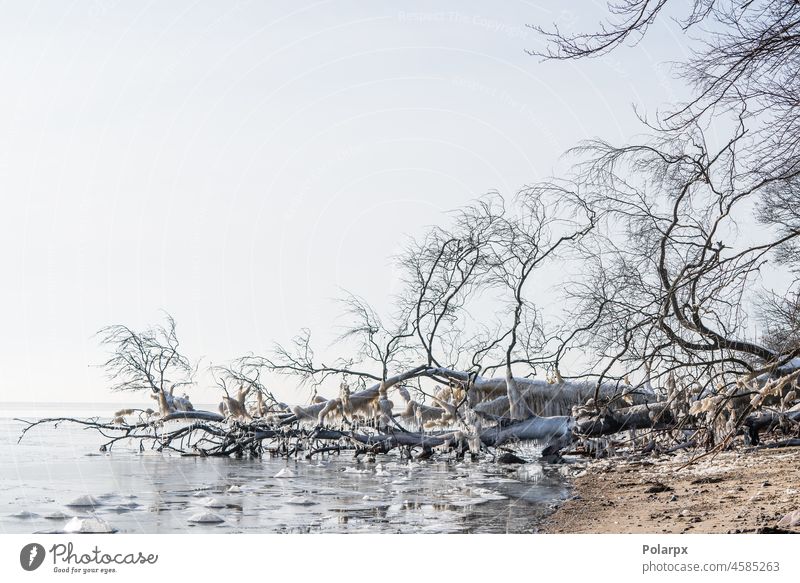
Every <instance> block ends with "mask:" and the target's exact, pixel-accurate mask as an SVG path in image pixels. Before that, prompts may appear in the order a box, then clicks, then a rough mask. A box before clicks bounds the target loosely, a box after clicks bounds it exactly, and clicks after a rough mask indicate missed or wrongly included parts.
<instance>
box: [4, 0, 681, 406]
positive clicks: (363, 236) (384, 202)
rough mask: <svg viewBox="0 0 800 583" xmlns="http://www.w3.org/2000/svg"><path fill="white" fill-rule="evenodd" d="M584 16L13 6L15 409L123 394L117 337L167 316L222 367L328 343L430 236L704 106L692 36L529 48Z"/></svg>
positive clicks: (10, 189)
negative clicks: (307, 334)
mask: <svg viewBox="0 0 800 583" xmlns="http://www.w3.org/2000/svg"><path fill="white" fill-rule="evenodd" d="M573 4H577V3H569V6H573ZM580 4H581V9H580V10H579V11H578V12H567V11H564V9H563V7H564V6H565V5H567V4H565V3H564V2H562V1H547V2H522V1H509V2H502V3H486V2H463V1H459V2H455V1H453V2H449V3H448V2H436V3H435V8H432V6H433V5H434V3H431V2H427V3H426V2H388V1H387V2H369V3H365V2H339V1H330V2H302V1H292V2H288V1H285V2H247V1H239V2H235V1H231V2H210V1H209V2H202V1H201V2H184V1H170V2H141V1H127V2H99V1H85V2H80V1H76V2H64V1H62V0H52V1H42V2H29V1H15V2H10V3H9V2H3V3H2V4H0V83H1V84H2V90H0V268H2V278H3V279H2V287H1V288H0V324H1V325H2V332H0V400H26V401H53V400H56V401H59V400H77V401H83V400H88V401H102V400H109V395H108V394H107V391H106V390H105V389H104V381H103V376H102V372H101V371H100V370H98V369H97V368H93V367H91V366H89V365H91V364H96V363H98V362H100V361H102V359H103V352H102V350H101V349H100V348H99V347H98V345H97V341H96V339H95V338H94V337H93V333H94V332H95V331H96V330H97V329H98V328H100V327H101V326H104V325H106V324H111V323H125V324H127V325H129V326H131V327H134V328H141V327H145V326H147V325H148V324H151V323H155V322H158V321H159V320H160V319H161V316H162V315H161V313H160V310H162V309H163V310H168V311H169V312H171V313H172V314H173V315H174V316H175V318H176V320H177V321H178V326H179V333H180V336H181V337H182V339H183V344H184V346H185V348H186V352H187V353H188V354H189V355H190V356H191V357H193V358H197V357H200V356H203V357H205V362H206V363H208V362H222V361H225V360H227V359H230V358H232V357H235V356H237V355H240V354H242V353H245V352H248V351H254V352H264V351H265V350H266V349H267V347H268V346H269V345H270V343H271V342H272V341H273V340H286V339H288V338H290V337H291V336H292V335H293V334H294V333H295V332H296V331H297V330H298V329H299V328H300V327H303V326H307V327H310V328H312V329H313V330H314V331H315V333H316V334H317V335H318V336H319V338H320V340H321V344H322V346H324V345H325V344H326V342H327V341H329V340H330V339H331V337H332V336H333V331H332V326H333V324H334V323H335V322H336V313H335V310H336V305H335V304H334V303H333V301H332V299H333V298H334V297H336V296H337V295H339V289H340V288H346V289H349V290H352V291H355V292H358V293H359V294H360V295H362V296H364V297H366V298H367V299H369V300H371V301H372V302H374V303H375V304H376V305H377V306H379V307H380V306H383V305H385V303H386V301H387V299H388V297H389V296H390V294H391V293H392V292H393V291H396V289H397V286H396V277H395V274H394V273H393V270H392V267H391V264H390V262H389V257H390V256H391V255H392V254H393V253H396V252H397V251H399V249H400V246H401V245H402V243H403V241H404V237H405V236H406V235H413V234H414V233H419V232H421V231H422V230H424V228H425V226H426V225H430V224H432V223H435V222H437V221H440V220H441V219H442V213H443V212H444V211H446V210H449V209H452V208H454V207H457V206H459V205H461V204H463V203H465V202H467V201H469V200H471V199H473V198H474V197H476V196H478V195H480V194H481V193H484V192H486V191H489V190H493V189H496V190H498V191H500V192H503V193H505V194H513V193H514V192H515V191H516V190H517V189H519V188H520V187H522V186H523V185H525V184H528V183H532V182H534V181H537V180H539V179H542V178H544V177H547V176H548V175H550V174H551V173H553V172H554V171H556V169H557V168H558V164H559V162H558V158H559V156H560V154H561V153H562V152H563V151H564V150H565V149H567V148H569V147H570V146H573V145H575V144H576V143H577V142H578V141H580V140H582V139H585V138H591V137H596V136H602V137H605V138H607V139H609V140H612V141H618V142H621V141H624V140H625V139H627V138H630V137H631V136H633V135H635V134H637V133H640V132H641V127H640V126H639V125H638V123H637V121H636V119H635V116H634V114H633V111H632V104H634V103H637V104H643V105H646V106H647V108H648V109H649V110H650V111H654V110H655V109H656V108H657V107H658V106H659V105H661V104H663V103H665V102H668V101H670V100H672V99H674V98H675V97H676V96H679V95H682V94H683V87H682V84H681V83H680V82H679V81H674V80H673V79H672V78H671V76H670V71H669V68H668V66H667V65H659V64H660V63H663V62H665V61H668V60H670V59H672V60H680V59H681V58H682V57H683V56H684V51H685V49H684V46H683V41H682V39H681V37H680V35H679V33H678V27H677V26H676V25H675V24H674V23H673V22H671V21H669V20H662V21H661V22H659V23H658V24H657V25H656V26H655V27H654V29H653V31H652V35H651V36H649V37H648V38H647V39H646V42H644V43H643V44H641V45H640V46H638V47H636V48H633V49H626V50H622V51H620V52H616V53H614V54H613V56H612V57H609V58H604V59H599V60H592V61H583V62H579V63H573V62H562V63H557V62H547V63H542V62H541V61H540V60H539V59H537V58H535V57H531V56H528V55H527V54H526V53H525V49H531V48H535V47H539V46H541V40H540V39H539V38H538V37H537V35H536V34H535V33H534V32H533V31H532V30H531V29H529V28H526V24H529V23H538V24H543V25H547V24H548V23H550V22H553V21H557V22H559V25H560V27H561V28H562V29H563V30H570V29H589V28H591V27H593V26H594V25H595V24H596V21H597V19H598V18H599V17H600V16H601V14H602V11H601V10H600V7H601V4H599V3H597V4H593V3H590V2H581V3H580ZM448 5H449V7H448ZM291 386H292V385H291V383H290V382H289V381H286V383H285V384H284V385H283V386H276V387H273V388H275V389H276V392H277V393H278V394H280V395H281V396H283V397H284V398H286V399H292V396H291V394H292V393H291V390H290V389H291ZM211 394H212V393H211V392H206V393H200V394H199V395H198V397H197V398H196V399H197V400H199V401H208V400H211V399H210V397H209V398H206V396H210V395H211ZM128 398H130V397H128Z"/></svg>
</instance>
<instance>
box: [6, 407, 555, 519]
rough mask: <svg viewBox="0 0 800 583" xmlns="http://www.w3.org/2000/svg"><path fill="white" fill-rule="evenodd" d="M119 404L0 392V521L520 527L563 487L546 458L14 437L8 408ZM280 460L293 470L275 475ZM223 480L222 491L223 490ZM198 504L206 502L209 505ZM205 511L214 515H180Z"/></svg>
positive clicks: (77, 431) (47, 432)
mask: <svg viewBox="0 0 800 583" xmlns="http://www.w3.org/2000/svg"><path fill="white" fill-rule="evenodd" d="M117 408H120V406H119V405H81V404H69V405H41V404H37V405H35V406H34V405H21V404H1V403H0V452H2V456H1V457H0V533H31V532H39V531H53V530H60V529H62V528H63V527H64V525H65V524H66V523H67V521H68V520H70V519H71V517H73V516H79V517H84V516H90V515H91V513H92V512H91V511H89V510H81V509H76V508H71V507H67V506H65V505H66V504H68V503H69V502H70V501H72V500H74V499H75V498H77V497H79V496H82V495H91V496H94V497H95V498H97V499H98V500H99V502H100V505H99V506H98V507H96V508H95V509H94V511H93V512H94V513H95V514H96V516H97V517H99V518H101V519H102V520H104V521H106V522H107V523H109V524H110V525H111V526H112V527H113V528H114V529H117V530H118V531H120V532H130V533H168V532H302V533H304V532H315V533H316V532H347V533H352V532H392V533H396V532H399V533H412V532H413V533H418V532H428V533H445V532H449V533H459V532H463V533H472V532H475V533H505V532H513V533H527V532H536V531H537V527H538V525H539V524H540V522H541V520H542V518H543V517H544V516H545V515H546V514H547V513H549V512H550V511H551V509H552V507H553V505H554V504H556V503H558V502H559V501H561V500H563V499H564V498H565V497H566V496H567V495H568V492H567V483H566V481H565V479H564V478H563V477H562V475H561V473H560V471H559V469H558V468H554V467H547V466H544V467H543V466H542V465H540V464H538V463H530V464H525V465H524V466H516V467H507V466H499V465H496V464H490V463H471V462H455V461H450V462H447V461H436V462H412V463H409V462H408V461H401V460H400V459H399V457H398V456H394V455H385V456H378V459H377V463H362V462H357V461H355V460H354V459H353V458H352V457H351V456H350V455H344V454H343V455H342V456H330V457H323V458H320V459H314V460H311V461H307V460H297V461H290V462H286V461H285V460H283V459H277V458H275V459H261V460H248V459H228V458H224V459H221V458H194V457H180V456H175V455H171V454H159V453H154V452H146V453H143V454H140V453H138V451H137V450H134V449H133V448H132V447H131V448H128V449H126V448H120V449H119V450H117V447H119V446H120V445H121V444H117V445H116V446H115V448H114V451H113V452H112V453H103V454H101V453H98V447H99V446H100V445H101V443H102V437H101V436H99V435H98V434H96V433H95V432H94V431H86V430H83V429H81V428H80V427H79V426H77V425H73V424H64V425H62V426H61V427H59V428H58V429H55V428H53V427H52V426H42V427H38V428H35V429H33V430H32V431H31V432H29V434H28V435H27V436H26V437H25V438H24V439H23V440H22V442H21V443H20V444H17V443H16V442H17V438H18V437H19V434H20V429H21V427H22V424H21V423H19V422H18V421H14V420H13V418H14V417H22V418H25V419H35V418H39V417H47V416H57V415H65V416H74V417H87V416H90V415H96V414H98V412H102V413H103V414H104V415H106V416H107V415H109V414H110V413H111V412H112V411H113V410H115V409H117ZM287 467H288V468H290V469H291V470H292V473H294V477H289V478H278V477H275V475H276V474H278V472H280V471H281V470H282V469H284V468H287ZM229 490H230V491H229ZM208 505H211V506H213V508H209V507H208ZM204 511H210V512H213V513H214V514H217V515H218V516H219V517H221V518H222V519H224V522H222V523H220V524H193V523H190V522H189V519H190V518H191V517H192V516H194V515H196V514H197V513H199V512H204Z"/></svg>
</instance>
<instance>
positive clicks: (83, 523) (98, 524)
mask: <svg viewBox="0 0 800 583" xmlns="http://www.w3.org/2000/svg"><path fill="white" fill-rule="evenodd" d="M64 532H75V533H82V534H103V533H110V532H116V529H114V528H112V527H111V525H110V524H108V523H107V522H106V521H105V520H102V519H100V518H97V517H96V516H92V517H90V518H78V517H77V516H76V517H74V518H73V519H72V520H70V521H69V522H68V523H67V524H66V525H65V526H64Z"/></svg>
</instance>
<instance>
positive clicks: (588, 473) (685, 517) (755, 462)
mask: <svg viewBox="0 0 800 583" xmlns="http://www.w3.org/2000/svg"><path fill="white" fill-rule="evenodd" d="M689 459H690V455H689V454H687V453H681V454H679V455H675V456H670V457H660V458H642V459H638V460H636V459H634V460H629V461H624V460H622V459H612V460H599V461H595V462H591V463H589V464H587V465H586V466H584V467H583V469H577V470H576V471H575V472H574V474H575V478H574V480H575V481H574V491H573V496H572V497H571V498H570V499H569V500H568V501H567V502H565V503H564V504H563V505H562V506H560V507H559V508H558V510H557V511H556V512H555V513H554V514H552V515H551V516H550V517H549V519H548V520H547V521H546V522H545V525H544V528H543V531H544V532H547V533H684V532H687V533H758V532H774V531H776V530H777V526H778V522H779V521H780V519H781V518H782V517H783V516H785V515H786V514H787V513H789V512H792V511H794V510H797V509H798V508H800V498H798V493H800V484H799V483H798V478H800V448H798V447H793V448H783V449H778V448H776V449H762V450H755V451H749V452H748V451H729V452H722V453H719V454H718V455H716V456H711V455H709V456H706V457H704V458H702V459H700V460H698V461H697V462H695V463H693V464H691V465H688V466H686V463H687V461H689ZM683 466H685V467H683ZM773 529H776V530H773ZM777 531H778V532H797V533H800V527H794V528H781V529H779V530H777Z"/></svg>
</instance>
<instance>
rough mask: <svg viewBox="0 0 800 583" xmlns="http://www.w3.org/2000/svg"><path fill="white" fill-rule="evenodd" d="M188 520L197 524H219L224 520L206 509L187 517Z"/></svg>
mask: <svg viewBox="0 0 800 583" xmlns="http://www.w3.org/2000/svg"><path fill="white" fill-rule="evenodd" d="M189 522H195V523H197V524H219V523H220V522H225V519H224V518H222V517H221V516H219V515H218V514H214V513H213V512H209V511H206V512H198V513H197V514H193V515H192V516H190V517H189Z"/></svg>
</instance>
